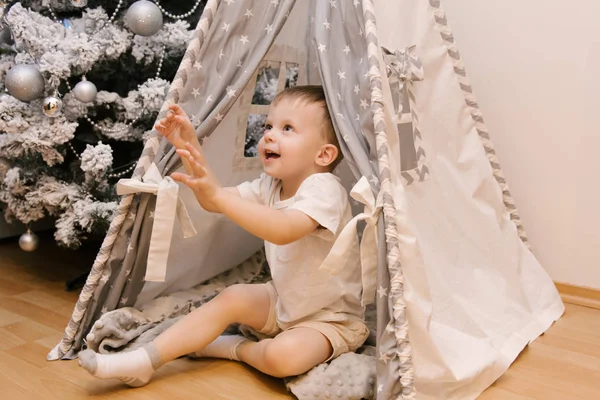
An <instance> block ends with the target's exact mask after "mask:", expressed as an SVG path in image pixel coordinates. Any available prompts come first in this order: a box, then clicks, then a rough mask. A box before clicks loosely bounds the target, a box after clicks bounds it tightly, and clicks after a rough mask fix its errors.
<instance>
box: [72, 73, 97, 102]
mask: <svg viewBox="0 0 600 400" xmlns="http://www.w3.org/2000/svg"><path fill="white" fill-rule="evenodd" d="M97 93H98V90H97V89H96V85H94V84H93V83H92V82H90V81H88V80H86V79H85V78H84V79H83V80H82V81H81V82H79V83H78V84H77V85H75V87H74V88H73V94H74V95H75V98H76V99H77V100H79V101H80V102H82V103H91V102H92V101H94V100H95V99H96V94H97Z"/></svg>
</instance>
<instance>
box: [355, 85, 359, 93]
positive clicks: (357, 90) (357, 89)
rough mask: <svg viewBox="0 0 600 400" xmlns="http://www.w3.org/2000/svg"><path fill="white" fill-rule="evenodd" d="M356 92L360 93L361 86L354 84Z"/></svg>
mask: <svg viewBox="0 0 600 400" xmlns="http://www.w3.org/2000/svg"><path fill="white" fill-rule="evenodd" d="M354 93H355V94H359V93H360V86H358V85H354Z"/></svg>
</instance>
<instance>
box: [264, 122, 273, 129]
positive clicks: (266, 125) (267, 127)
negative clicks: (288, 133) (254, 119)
mask: <svg viewBox="0 0 600 400" xmlns="http://www.w3.org/2000/svg"><path fill="white" fill-rule="evenodd" d="M271 128H273V127H272V126H271V124H265V131H270V130H271Z"/></svg>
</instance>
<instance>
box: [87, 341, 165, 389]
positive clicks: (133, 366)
mask: <svg viewBox="0 0 600 400" xmlns="http://www.w3.org/2000/svg"><path fill="white" fill-rule="evenodd" d="M79 365H81V366H82V367H83V368H85V369H86V370H87V371H88V372H89V373H90V374H92V375H94V376H95V377H97V378H117V379H119V380H121V381H122V382H124V383H126V384H127V385H129V386H133V387H140V386H144V385H145V384H147V383H148V382H149V381H150V378H151V377H152V374H153V373H154V371H155V370H157V369H158V368H159V367H160V366H161V365H162V361H161V359H160V355H159V354H158V350H157V349H156V347H155V346H154V344H153V343H152V342H150V343H148V344H146V345H145V346H144V347H141V348H139V349H136V350H134V351H130V352H125V353H118V354H98V353H95V352H94V351H92V350H84V351H82V352H80V353H79Z"/></svg>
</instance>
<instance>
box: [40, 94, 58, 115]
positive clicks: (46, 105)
mask: <svg viewBox="0 0 600 400" xmlns="http://www.w3.org/2000/svg"><path fill="white" fill-rule="evenodd" d="M62 106H63V102H62V100H61V99H59V98H58V97H54V96H48V97H46V98H45V99H44V101H43V102H42V111H43V112H44V114H45V115H46V116H48V117H52V118H55V117H58V116H59V115H60V112H61V111H62Z"/></svg>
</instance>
